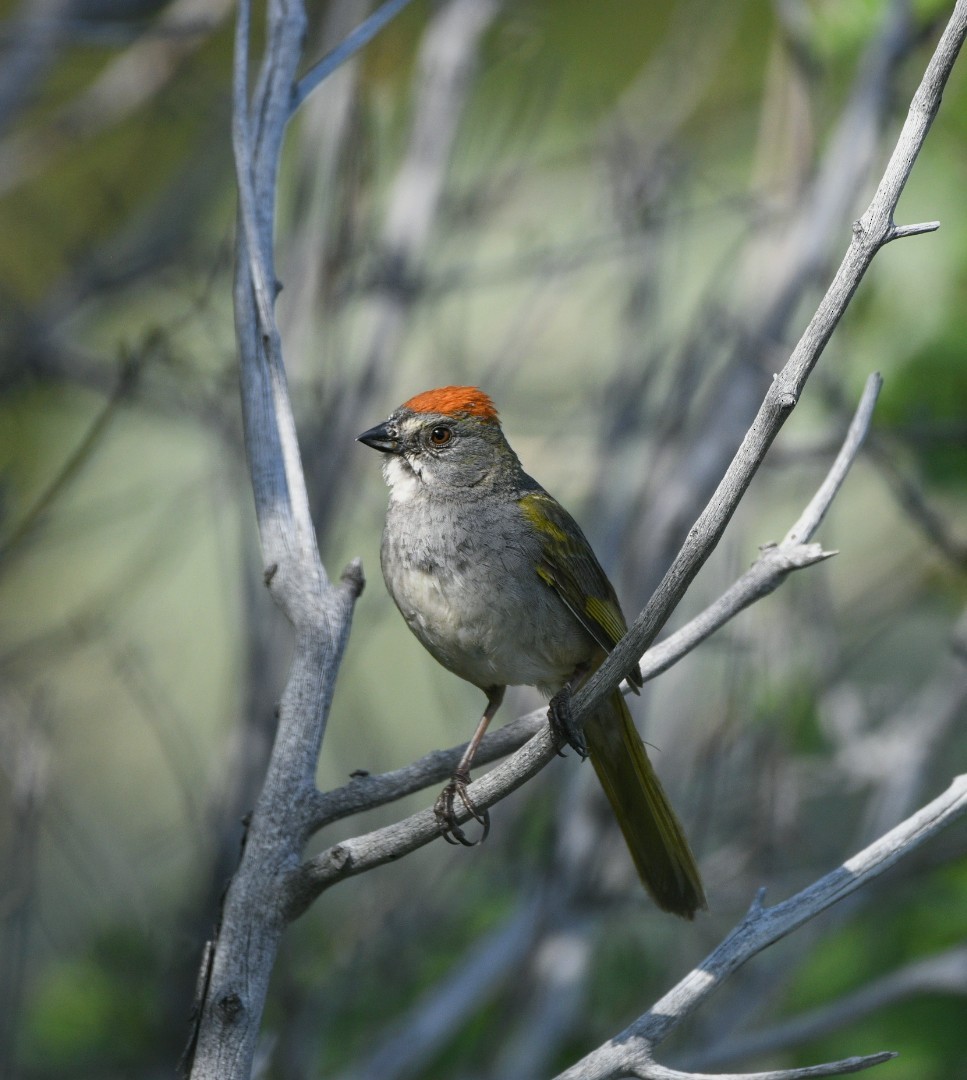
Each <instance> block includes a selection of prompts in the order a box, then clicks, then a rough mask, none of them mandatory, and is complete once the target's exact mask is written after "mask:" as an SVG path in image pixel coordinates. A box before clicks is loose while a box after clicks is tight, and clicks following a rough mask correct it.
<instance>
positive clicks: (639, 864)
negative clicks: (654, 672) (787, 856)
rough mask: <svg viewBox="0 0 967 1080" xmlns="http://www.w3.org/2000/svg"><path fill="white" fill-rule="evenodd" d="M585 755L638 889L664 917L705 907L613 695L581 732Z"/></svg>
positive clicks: (677, 828)
mask: <svg viewBox="0 0 967 1080" xmlns="http://www.w3.org/2000/svg"><path fill="white" fill-rule="evenodd" d="M584 735H585V738H586V739H587V741H588V751H589V755H590V758H591V762H592V764H593V765H594V769H595V772H596V773H597V774H598V779H599V780H600V781H601V786H602V787H603V788H604V790H605V794H607V796H608V801H609V802H610V803H611V809H612V810H613V811H614V815H615V817H616V818H617V819H618V824H619V825H620V826H621V831H622V833H623V834H624V838H625V843H626V844H627V845H628V850H629V851H630V852H631V857H632V859H633V860H634V863H635V867H636V868H637V870H638V875H639V876H640V878H641V880H642V883H643V884H644V886H645V888H646V889H647V890H648V892H649V893H650V894H651V896H652V898H653V899H654V901H655V903H656V904H657V905H658V906H659V907H660V908H662V909H663V910H664V911H670V912H673V913H674V914H675V915H681V916H682V917H683V918H686V919H691V918H693V917H694V916H695V912H696V911H698V910H700V909H704V908H706V907H708V904H707V903H706V900H705V891H704V890H703V888H702V881H701V878H700V877H699V873H698V867H697V866H696V864H695V856H694V855H693V854H692V849H691V848H690V847H689V846H688V840H687V839H686V837H685V831H684V829H683V828H682V826H681V822H679V820H678V818H677V817H676V815H675V811H674V810H673V809H672V808H671V803H669V801H668V796H667V795H666V794H665V792H664V790H663V789H662V786H661V783H660V782H659V780H658V776H657V774H656V773H655V770H654V768H653V767H652V764H651V762H650V761H649V760H648V754H647V752H646V751H645V744H644V743H643V742H642V741H641V736H640V735H639V734H638V731H637V729H636V728H635V725H634V721H633V720H632V719H631V713H630V712H628V706H627V705H625V702H624V698H623V697H622V696H621V694H620V693H619V692H618V691H615V693H613V694H612V695H611V696H610V697H609V698H608V699H607V700H606V701H604V702H603V703H602V705H601V706H600V708H599V709H598V711H597V712H596V713H595V714H594V715H593V716H592V717H591V718H590V720H588V722H587V723H586V724H585V727H584Z"/></svg>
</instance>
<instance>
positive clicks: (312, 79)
mask: <svg viewBox="0 0 967 1080" xmlns="http://www.w3.org/2000/svg"><path fill="white" fill-rule="evenodd" d="M409 3H410V0H386V2H385V3H384V4H381V5H380V6H379V7H378V8H377V9H376V10H375V11H374V12H373V13H372V15H370V16H369V18H367V19H365V20H364V21H363V22H361V23H360V24H359V26H357V27H356V29H355V30H354V31H353V32H352V33H351V34H347V36H346V37H345V38H344V39H343V40H342V41H341V42H340V43H339V44H338V45H337V46H336V47H335V48H334V49H331V50H330V51H329V52H327V53H326V55H325V56H324V57H323V58H322V59H321V60H319V61H318V62H317V63H315V64H313V66H312V67H311V68H309V70H308V71H307V72H306V73H305V75H303V76H302V78H301V79H300V80H299V81H298V82H297V83H296V84H295V88H294V90H293V91H292V103H291V106H290V112H291V113H295V112H296V111H297V110H298V108H299V106H300V105H301V104H302V103H303V102H304V101H305V99H306V98H307V97H308V96H309V95H310V94H311V93H312V91H313V90H315V89H316V87H317V86H319V85H320V84H321V83H323V82H324V81H325V80H326V79H328V78H329V76H330V75H331V74H332V73H333V72H334V71H335V70H336V69H337V68H339V67H342V65H343V64H345V63H346V61H347V60H350V59H352V57H354V56H355V55H356V53H358V52H359V50H360V49H362V48H364V47H365V46H366V45H368V44H369V43H370V42H371V41H372V40H373V38H374V37H376V35H377V34H378V33H379V32H380V30H382V29H383V27H384V26H387V25H388V24H389V23H391V22H392V21H393V19H395V18H396V16H397V15H399V13H400V12H401V11H402V10H403V8H405V7H406V6H407V4H409Z"/></svg>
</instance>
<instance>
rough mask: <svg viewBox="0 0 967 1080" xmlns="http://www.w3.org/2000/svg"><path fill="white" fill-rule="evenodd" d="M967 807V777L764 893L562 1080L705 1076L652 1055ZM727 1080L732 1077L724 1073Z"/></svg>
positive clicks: (832, 1068)
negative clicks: (763, 956) (698, 1012)
mask: <svg viewBox="0 0 967 1080" xmlns="http://www.w3.org/2000/svg"><path fill="white" fill-rule="evenodd" d="M965 811H967V774H965V775H963V776H958V777H957V778H956V779H955V780H954V781H953V782H952V783H951V785H950V787H949V788H947V790H946V791H945V792H943V794H941V795H939V796H938V797H937V798H936V799H934V800H933V801H932V802H930V803H928V804H927V805H926V806H924V807H922V808H921V809H920V810H918V811H917V812H916V813H915V814H913V815H912V816H911V817H909V818H907V819H906V820H905V821H903V822H901V823H900V824H899V825H898V826H897V827H896V828H895V829H891V830H890V832H888V833H886V834H885V835H884V836H881V837H880V838H879V839H878V840H876V841H874V842H873V843H872V844H870V845H869V847H866V848H864V849H863V850H862V851H860V852H858V853H857V854H856V855H854V856H853V857H852V858H851V859H847V860H846V862H844V863H843V864H842V866H839V867H837V869H836V870H834V871H832V873H829V874H827V875H826V876H825V877H823V878H820V879H819V880H818V881H816V882H815V883H814V884H812V885H810V886H808V887H807V888H805V889H803V890H802V891H801V892H799V893H796V895H795V896H791V897H790V898H789V899H788V900H784V901H782V903H779V904H775V905H774V906H772V907H765V906H763V904H762V902H761V900H762V898H761V895H760V897H759V898H758V899H757V900H756V902H755V903H754V904H753V905H752V907H751V909H750V910H749V913H748V914H747V915H746V917H745V919H743V921H742V922H741V923H740V924H739V925H738V926H737V927H736V928H735V929H734V930H733V931H732V933H731V934H729V935H728V937H726V938H725V939H724V940H723V942H722V943H721V944H720V945H719V946H718V947H717V948H716V949H715V950H714V951H713V952H712V953H710V954H709V955H708V956H707V957H706V958H705V959H704V960H703V961H702V963H701V964H699V965H698V967H696V968H695V969H694V970H693V971H691V972H689V974H688V975H686V976H685V978H684V979H682V980H681V982H679V983H678V985H677V986H675V987H673V988H672V989H671V990H669V992H668V993H667V994H665V995H664V997H662V998H661V999H660V1000H659V1001H656V1002H655V1004H654V1005H653V1006H652V1007H651V1008H650V1009H649V1010H648V1012H646V1013H644V1014H643V1015H642V1016H640V1017H639V1018H638V1019H637V1020H636V1021H635V1022H634V1023H633V1024H631V1025H630V1026H629V1027H627V1028H625V1030H624V1031H622V1032H621V1033H620V1034H618V1035H616V1036H614V1038H612V1039H609V1040H608V1042H606V1043H604V1044H603V1045H602V1046H600V1047H598V1049H596V1050H594V1051H592V1053H590V1054H588V1055H587V1056H586V1057H584V1058H582V1059H581V1060H580V1061H578V1062H576V1063H575V1064H574V1065H572V1066H571V1067H570V1068H569V1069H566V1070H565V1071H564V1072H562V1073H561V1074H560V1075H559V1076H558V1077H557V1078H556V1080H613V1078H616V1077H622V1076H629V1075H630V1076H637V1077H642V1078H647V1080H668V1078H671V1077H681V1078H682V1080H686V1078H690V1080H699V1077H700V1074H698V1073H683V1072H675V1071H672V1070H667V1069H663V1068H662V1067H660V1066H656V1065H655V1063H654V1061H653V1058H652V1055H653V1052H654V1049H655V1047H656V1046H658V1045H659V1044H660V1043H661V1042H662V1041H663V1040H664V1039H666V1038H667V1037H668V1035H669V1034H670V1033H671V1032H672V1031H673V1030H674V1029H675V1028H676V1027H677V1026H678V1025H679V1024H680V1023H681V1022H682V1020H684V1019H685V1017H687V1016H689V1015H690V1014H691V1013H692V1012H694V1011H695V1009H697V1008H698V1007H699V1005H701V1003H702V1002H703V1001H705V1000H706V999H707V998H708V997H709V995H711V994H712V993H714V991H715V990H717V989H718V988H719V986H721V985H722V983H723V982H724V980H725V979H726V978H728V976H729V975H731V974H732V972H734V971H736V970H737V969H738V968H739V967H741V966H742V964H744V963H745V962H746V961H747V960H749V959H751V958H752V957H753V956H755V955H756V954H757V953H760V952H762V950H763V949H765V948H767V947H768V946H769V945H772V944H774V943H775V942H776V941H778V940H779V939H780V938H782V937H785V936H786V935H787V934H790V933H792V932H793V931H794V930H797V929H798V928H799V927H800V926H802V925H803V924H804V923H806V922H808V921H809V920H810V919H813V918H815V916H816V915H818V914H819V913H820V912H822V911H825V910H826V909H827V908H828V907H830V906H832V905H833V904H835V903H837V902H838V901H839V900H841V899H843V897H845V896H848V895H849V894H850V893H851V892H854V891H855V890H856V889H858V888H859V887H860V886H861V885H864V884H865V883H866V882H868V881H870V880H872V879H873V878H875V877H878V876H879V875H880V874H882V873H883V872H884V871H885V870H887V869H889V867H891V866H892V865H893V864H894V863H896V862H897V861H898V860H899V859H901V858H903V857H904V856H905V855H908V854H910V852H912V851H914V850H916V848H918V847H919V846H920V845H921V844H923V843H924V842H925V841H926V840H929V839H930V838H931V837H932V836H935V835H936V834H937V833H938V832H940V831H941V830H942V829H944V828H946V827H947V826H948V825H950V824H952V823H953V822H954V821H956V820H957V819H958V818H959V817H961V815H963V814H964V812H965ZM889 1056H890V1055H874V1056H873V1057H872V1058H866V1059H851V1060H853V1061H865V1065H864V1066H862V1067H866V1066H868V1065H871V1064H876V1063H877V1062H878V1061H883V1060H886V1057H889ZM841 1064H842V1063H835V1064H834V1065H828V1066H827V1065H821V1066H815V1067H814V1071H812V1072H806V1073H803V1072H802V1071H801V1070H793V1071H788V1072H777V1073H754V1074H745V1078H746V1080H751V1078H752V1077H765V1076H770V1077H772V1076H774V1077H777V1078H780V1077H785V1078H790V1077H793V1076H803V1075H805V1076H834V1075H837V1073H838V1072H849V1071H856V1070H855V1069H845V1068H841V1067H840V1065H841ZM823 1070H825V1071H823ZM719 1080H725V1078H724V1077H723V1076H722V1075H721V1074H719Z"/></svg>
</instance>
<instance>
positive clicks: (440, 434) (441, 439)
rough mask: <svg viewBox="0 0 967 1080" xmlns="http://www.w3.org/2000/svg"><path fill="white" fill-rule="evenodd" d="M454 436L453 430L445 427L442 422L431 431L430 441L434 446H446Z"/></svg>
mask: <svg viewBox="0 0 967 1080" xmlns="http://www.w3.org/2000/svg"><path fill="white" fill-rule="evenodd" d="M452 438H453V432H452V431H451V430H450V428H448V427H444V426H443V425H442V424H441V425H440V426H439V427H435V428H433V429H432V431H431V432H430V443H431V444H432V445H433V446H446V445H447V443H448V442H449V441H450V440H451V439H452Z"/></svg>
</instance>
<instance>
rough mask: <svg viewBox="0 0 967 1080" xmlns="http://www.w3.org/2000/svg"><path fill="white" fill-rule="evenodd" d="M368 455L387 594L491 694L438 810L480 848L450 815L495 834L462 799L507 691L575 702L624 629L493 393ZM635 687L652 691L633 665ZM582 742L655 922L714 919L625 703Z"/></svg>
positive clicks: (599, 714) (450, 662) (426, 410)
mask: <svg viewBox="0 0 967 1080" xmlns="http://www.w3.org/2000/svg"><path fill="white" fill-rule="evenodd" d="M359 440H360V441H361V442H363V443H365V444H366V445H367V446H371V447H373V448H374V449H376V450H380V451H382V452H383V453H384V454H385V455H386V456H385V458H384V460H383V475H384V476H385V478H386V482H387V484H388V485H389V489H390V501H389V510H388V511H387V516H386V528H385V531H384V532H383V543H382V549H381V562H382V567H383V576H384V578H385V579H386V585H387V588H388V589H389V591H390V594H391V595H392V597H393V599H394V600H395V601H396V605H397V607H398V608H399V609H400V611H401V612H402V615H403V618H404V619H405V620H406V623H407V625H408V626H409V628H410V629H411V630H412V631H413V633H414V634H416V636H417V637H418V638H419V639H420V641H421V642H422V643H423V645H425V646H426V648H427V649H428V650H429V651H430V653H431V654H432V655H433V656H434V657H435V658H436V659H437V660H439V662H440V663H441V664H443V666H444V667H447V668H449V669H450V670H451V671H452V672H454V673H455V674H457V675H459V676H460V677H461V678H463V679H466V680H467V681H468V682H471V683H473V685H474V686H478V687H479V688H480V689H481V690H483V692H484V693H485V694H486V695H487V707H486V709H485V710H484V714H483V717H482V718H481V720H480V723H479V725H478V727H477V730H476V731H475V733H474V736H473V738H472V739H471V741H470V743H469V745H468V747H467V751H466V753H465V754H464V756H463V758H462V759H461V761H460V763H459V765H458V767H457V769H456V770H455V772H454V774H453V778H452V780H451V781H450V783H449V784H448V785H447V786H446V787H445V788H444V789H443V791H442V792H441V794H440V797H439V798H438V799H437V802H436V805H435V811H436V814H437V817H438V818H439V819H440V823H441V831H442V832H443V835H444V836H445V837H446V838H447V839H448V840H450V841H451V842H455V841H459V842H461V843H469V841H468V840H467V839H466V836H465V835H464V833H463V831H462V830H461V829H460V827H459V825H457V823H456V820H455V809H454V803H455V801H456V802H459V803H461V804H462V805H463V806H464V807H465V808H466V809H467V810H468V811H469V812H470V813H471V814H472V815H473V816H474V817H476V818H477V820H478V821H480V822H481V824H483V825H484V828H485V830H486V827H487V823H488V819H487V816H486V812H484V813H480V812H479V811H478V810H477V808H476V807H475V806H474V805H473V803H472V801H471V800H470V799H469V797H468V795H467V791H466V786H467V784H468V783H469V780H470V765H471V762H472V760H473V756H474V752H475V751H476V749H477V746H478V745H479V743H480V740H481V739H482V738H483V735H484V732H485V730H486V728H487V724H488V723H489V722H490V720H491V719H492V718H493V715H494V713H496V711H497V709H498V708H499V706H500V703H501V700H502V699H503V696H504V688H505V687H507V686H517V685H527V686H537V687H538V688H539V689H540V690H542V691H543V692H545V693H547V694H555V693H556V692H558V691H560V690H561V689H562V688H564V687H567V688H569V689H571V690H573V689H574V688H575V687H577V686H579V685H580V684H581V683H582V682H583V681H584V680H585V679H586V678H587V677H588V675H589V674H590V673H591V672H593V671H594V670H595V668H597V667H598V666H599V665H600V664H601V662H602V661H603V660H604V657H605V655H606V654H607V653H608V652H609V651H610V650H611V649H612V648H613V647H614V645H615V644H616V643H617V641H618V640H619V638H621V636H622V635H623V634H624V633H625V631H626V629H627V626H626V623H625V620H624V616H623V615H622V614H621V608H620V607H619V606H618V599H617V597H616V596H615V592H614V589H613V588H612V586H611V583H610V582H609V581H608V579H607V577H606V575H605V573H604V571H603V570H602V569H601V566H600V565H599V563H598V561H597V559H596V558H595V557H594V553H593V552H592V550H591V547H590V545H589V544H588V542H587V540H586V539H585V537H584V534H583V533H582V532H581V530H580V528H579V527H578V525H577V524H576V522H575V521H574V520H573V518H572V517H571V516H570V514H568V512H567V511H566V510H565V509H564V508H563V507H562V506H561V505H560V504H559V503H558V502H557V501H556V500H555V499H553V498H552V497H551V496H550V495H548V493H547V492H546V491H545V490H544V489H543V488H542V487H541V486H540V484H538V483H537V481H535V480H533V479H531V477H529V476H528V475H527V473H525V472H524V470H523V468H522V467H521V464H520V461H519V460H518V459H517V455H516V454H515V453H514V451H513V450H512V449H511V448H510V446H509V445H508V444H507V440H506V439H505V438H504V434H503V432H502V431H501V428H500V423H499V421H498V418H497V411H496V409H495V408H494V405H493V402H492V401H491V400H490V398H489V397H487V395H486V394H484V393H483V392H482V391H480V390H478V389H476V388H475V387H467V386H447V387H443V388H442V389H439V390H429V391H427V392H426V393H423V394H418V395H417V396H416V397H413V398H410V400H409V401H407V402H405V404H403V405H401V406H400V407H399V408H398V409H397V410H396V412H394V413H393V415H392V416H391V417H390V418H389V419H388V420H387V421H386V422H385V423H382V424H378V425H377V426H376V427H374V428H370V430H369V431H365V432H363V434H362V435H360V436H359ZM627 679H628V681H629V683H630V684H631V685H632V686H640V685H641V673H640V671H639V670H638V665H637V664H636V665H635V667H634V669H633V670H632V671H629V672H628V675H627ZM584 740H586V745H587V751H588V753H589V754H590V757H591V761H592V763H593V765H594V768H595V770H596V772H597V775H598V778H599V779H600V781H601V785H602V787H603V788H604V790H605V793H606V794H607V796H608V799H609V801H610V803H611V807H612V809H613V811H614V814H615V816H616V817H617V819H618V822H619V824H620V825H621V830H622V832H623V833H624V837H625V841H626V843H627V845H628V848H629V850H630V852H631V856H632V858H633V859H634V862H635V866H636V867H637V869H638V873H639V875H640V876H641V879H642V881H643V882H644V884H645V887H646V888H647V889H648V891H649V892H650V893H651V895H652V897H653V898H654V900H655V902H656V903H657V904H658V906H659V907H661V908H664V909H665V910H666V911H672V912H674V913H675V914H677V915H683V916H685V917H686V918H692V916H693V915H694V914H695V912H696V911H697V910H698V909H700V908H704V907H705V906H706V903H705V895H704V892H703V890H702V884H701V880H700V878H699V873H698V868H697V867H696V865H695V859H694V856H693V855H692V852H691V850H690V848H689V846H688V841H687V840H686V838H685V834H684V831H683V830H682V827H681V825H680V824H679V821H678V818H677V817H676V816H675V812H674V811H673V810H672V808H671V806H670V804H669V802H668V799H667V797H666V795H665V793H664V791H663V790H662V787H661V784H660V783H659V781H658V777H657V775H656V774H655V771H654V769H653V768H652V765H651V762H650V761H649V760H648V756H647V754H646V752H645V747H644V744H643V743H642V741H641V738H640V736H639V735H638V732H637V730H636V729H635V726H634V723H633V721H632V719H631V714H630V713H629V712H628V708H627V706H626V705H625V703H624V698H623V697H622V695H621V692H620V691H618V690H616V691H614V693H612V694H610V695H609V696H608V697H607V698H606V699H605V700H604V701H603V702H602V703H601V704H600V705H599V706H598V708H597V709H596V711H595V712H594V714H593V715H592V716H591V717H590V718H589V719H588V720H587V722H586V724H585V727H584ZM572 744H573V741H572ZM577 744H578V747H579V749H581V750H583V749H584V746H583V745H582V744H581V742H580V740H577Z"/></svg>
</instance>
